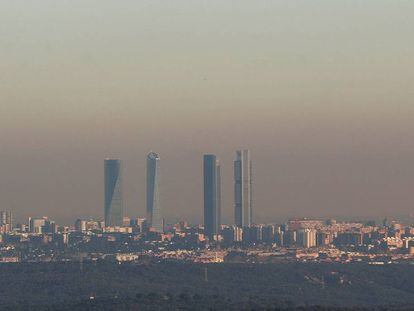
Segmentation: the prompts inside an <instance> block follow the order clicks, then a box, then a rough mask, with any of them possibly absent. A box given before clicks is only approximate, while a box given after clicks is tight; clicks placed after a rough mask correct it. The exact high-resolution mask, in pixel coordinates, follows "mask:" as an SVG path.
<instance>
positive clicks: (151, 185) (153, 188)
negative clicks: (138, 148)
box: [147, 152, 164, 232]
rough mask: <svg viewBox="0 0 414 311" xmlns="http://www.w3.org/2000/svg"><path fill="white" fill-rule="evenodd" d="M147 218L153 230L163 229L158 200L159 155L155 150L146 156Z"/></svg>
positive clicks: (160, 230) (159, 230) (161, 230)
mask: <svg viewBox="0 0 414 311" xmlns="http://www.w3.org/2000/svg"><path fill="white" fill-rule="evenodd" d="M147 220H148V222H149V225H150V227H151V228H153V230H154V231H156V232H163V231H164V221H163V217H162V208H161V202H160V157H159V156H158V154H156V153H155V152H150V153H149V154H148V156H147Z"/></svg>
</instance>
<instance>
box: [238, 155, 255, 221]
mask: <svg viewBox="0 0 414 311" xmlns="http://www.w3.org/2000/svg"><path fill="white" fill-rule="evenodd" d="M234 201H235V202H234V205H235V206H234V218H235V224H236V226H239V227H248V226H251V224H252V161H251V159H250V151H249V150H238V151H237V152H236V160H235V161H234Z"/></svg>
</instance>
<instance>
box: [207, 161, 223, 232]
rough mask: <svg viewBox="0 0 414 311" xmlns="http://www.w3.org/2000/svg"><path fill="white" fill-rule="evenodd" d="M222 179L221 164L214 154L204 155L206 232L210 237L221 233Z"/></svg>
mask: <svg viewBox="0 0 414 311" xmlns="http://www.w3.org/2000/svg"><path fill="white" fill-rule="evenodd" d="M220 226H221V180H220V164H219V161H218V159H217V157H216V156H215V155H213V154H206V155H204V233H205V234H206V236H208V237H209V238H210V239H212V238H213V237H214V235H216V234H220Z"/></svg>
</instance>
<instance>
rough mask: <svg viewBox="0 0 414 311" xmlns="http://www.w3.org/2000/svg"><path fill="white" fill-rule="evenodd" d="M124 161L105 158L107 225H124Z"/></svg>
mask: <svg viewBox="0 0 414 311" xmlns="http://www.w3.org/2000/svg"><path fill="white" fill-rule="evenodd" d="M123 217H124V215H123V200H122V162H121V160H118V159H105V226H106V227H115V226H122V225H123Z"/></svg>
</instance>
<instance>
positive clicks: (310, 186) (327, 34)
mask: <svg viewBox="0 0 414 311" xmlns="http://www.w3.org/2000/svg"><path fill="white" fill-rule="evenodd" d="M235 3H236V2H235V1H229V0H224V1H208V2H207V1H191V2H190V1H174V4H172V3H165V2H162V1H139V2H137V1H130V0H128V1H123V2H122V4H119V3H116V2H114V1H97V0H91V1H79V0H72V1H58V2H57V1H51V0H44V1H42V5H39V2H37V1H16V0H13V1H9V0H5V1H2V2H1V4H0V20H1V21H2V22H1V27H0V44H1V46H0V159H1V165H0V206H1V209H8V210H12V211H13V213H14V216H15V218H16V219H17V220H26V219H27V217H28V216H30V215H32V216H33V215H39V216H41V215H49V216H50V217H52V218H53V219H56V220H57V221H60V222H66V223H72V222H73V219H74V218H75V217H81V216H93V217H97V218H99V217H100V218H103V206H104V196H103V190H104V186H103V173H104V171H103V160H104V158H107V157H115V158H121V159H122V160H123V161H124V163H125V170H124V190H125V196H124V199H125V213H126V214H128V215H130V216H139V215H141V216H143V215H145V181H146V176H145V165H146V155H147V154H148V152H149V151H150V150H153V151H155V152H157V153H158V154H159V155H160V157H161V190H160V191H161V198H162V205H163V214H164V216H165V218H166V221H167V222H169V221H171V222H172V221H175V220H177V219H187V220H189V221H191V222H195V223H201V222H202V214H203V185H202V182H203V176H202V175H203V168H202V157H203V154H205V153H214V154H215V155H217V156H218V157H219V158H220V163H221V170H222V215H223V222H224V223H226V222H228V223H231V222H233V210H234V207H233V196H234V194H233V160H234V159H235V151H236V150H238V149H245V148H248V149H250V150H251V155H252V161H253V210H254V215H253V219H254V222H261V221H265V220H266V221H268V222H269V221H273V220H274V221H277V220H279V219H281V218H287V217H294V216H313V217H330V216H332V217H348V218H349V217H377V216H378V217H386V216H389V215H407V214H410V213H412V210H413V205H414V197H413V195H412V192H413V191H412V190H413V188H414V165H413V160H414V141H413V139H412V133H413V132H414V125H413V124H414V122H412V121H413V117H414V105H413V98H414V92H413V88H412V81H413V79H414V73H413V70H412V68H414V56H413V55H414V44H413V41H412V39H411V38H412V32H413V30H414V19H412V12H413V10H414V3H413V2H412V1H392V2H391V1H385V0H376V1H371V0H368V1H363V2H362V1H319V0H317V1H254V2H251V1H237V6H236V5H234V4H235Z"/></svg>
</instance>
